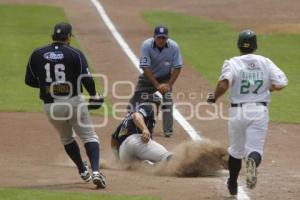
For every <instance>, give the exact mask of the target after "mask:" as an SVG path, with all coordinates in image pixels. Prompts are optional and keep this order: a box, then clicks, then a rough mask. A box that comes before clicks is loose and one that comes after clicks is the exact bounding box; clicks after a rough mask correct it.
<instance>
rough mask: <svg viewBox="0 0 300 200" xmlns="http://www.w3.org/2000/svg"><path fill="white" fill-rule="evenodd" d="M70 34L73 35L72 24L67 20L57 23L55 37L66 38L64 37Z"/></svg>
mask: <svg viewBox="0 0 300 200" xmlns="http://www.w3.org/2000/svg"><path fill="white" fill-rule="evenodd" d="M68 34H71V35H73V34H72V26H71V24H69V23H66V22H60V23H57V24H55V26H54V32H53V37H55V38H64V37H67V36H68Z"/></svg>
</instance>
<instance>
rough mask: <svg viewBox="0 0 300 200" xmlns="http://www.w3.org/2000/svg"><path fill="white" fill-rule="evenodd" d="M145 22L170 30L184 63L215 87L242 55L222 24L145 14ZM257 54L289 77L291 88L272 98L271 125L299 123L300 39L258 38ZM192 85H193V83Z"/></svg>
mask: <svg viewBox="0 0 300 200" xmlns="http://www.w3.org/2000/svg"><path fill="white" fill-rule="evenodd" d="M143 16H144V18H145V20H146V21H147V22H148V23H150V24H151V26H152V27H154V26H155V25H157V24H164V25H167V26H168V27H169V30H170V37H171V38H173V39H175V40H176V41H177V42H178V43H179V45H180V48H181V51H182V54H183V57H184V62H185V63H187V64H189V65H192V66H193V67H194V68H195V69H196V70H197V71H198V72H199V73H200V74H201V75H203V76H204V77H205V78H206V79H207V80H208V82H209V83H210V84H211V85H212V86H213V87H214V86H215V85H216V83H217V80H218V77H219V75H220V72H221V67H222V64H223V62H224V60H225V59H229V58H230V57H233V56H237V55H238V54H239V52H238V49H237V48H236V41H237V36H238V32H236V31H234V29H233V28H232V27H231V26H230V25H228V24H226V23H222V22H216V21H211V20H207V19H202V18H199V17H192V16H186V15H182V14H177V13H169V12H159V11H155V12H146V13H144V14H143ZM258 45H259V47H258V51H257V52H256V53H257V54H261V55H264V56H266V57H269V58H270V59H271V60H273V61H274V62H275V63H276V64H277V65H278V66H279V67H280V68H281V69H282V70H283V71H284V72H285V73H286V74H287V76H288V79H289V86H288V87H287V88H286V89H284V90H283V91H281V92H279V93H274V94H273V95H272V103H271V105H270V116H271V120H272V121H276V122H291V123H300V113H299V110H300V104H299V102H300V79H299V78H298V75H299V74H300V67H299V66H300V59H299V52H300V35H299V34H284V33H282V34H270V35H260V34H259V35H258ZM191 84H192V83H191Z"/></svg>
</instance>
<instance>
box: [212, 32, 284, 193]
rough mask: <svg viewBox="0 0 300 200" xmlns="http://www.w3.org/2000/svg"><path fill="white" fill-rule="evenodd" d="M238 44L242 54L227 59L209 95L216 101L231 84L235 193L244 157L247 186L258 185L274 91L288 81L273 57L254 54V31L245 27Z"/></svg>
mask: <svg viewBox="0 0 300 200" xmlns="http://www.w3.org/2000/svg"><path fill="white" fill-rule="evenodd" d="M237 46H238V48H239V50H240V56H236V57H233V58H231V59H229V60H226V61H225V62H224V64H223V69H222V74H221V76H220V78H219V82H218V84H217V87H216V89H215V92H214V94H209V95H208V99H207V101H208V102H209V103H214V102H215V101H217V99H218V98H219V97H220V96H222V95H223V94H224V93H225V92H226V91H227V90H228V89H229V88H230V94H229V101H230V103H231V107H230V109H229V117H230V118H229V124H228V125H229V126H228V132H229V145H230V146H229V148H228V152H229V154H230V156H229V160H228V169H229V179H228V181H227V188H228V190H229V192H230V194H231V195H236V194H237V193H238V184H237V179H238V176H239V172H240V169H241V166H242V158H244V157H245V158H246V184H247V187H248V188H250V189H252V188H254V187H255V185H256V182H257V167H258V166H259V164H260V162H261V159H262V156H263V147H264V143H265V138H266V134H267V129H268V122H269V113H268V104H269V102H270V100H271V93H270V92H272V91H279V90H281V89H283V88H284V87H285V86H287V84H288V80H287V77H286V75H285V74H284V72H283V71H282V70H280V69H279V68H278V67H277V66H276V65H275V64H274V63H273V62H272V61H271V60H270V59H268V58H266V57H263V56H260V55H256V54H254V52H255V50H256V49H257V41H256V34H255V33H254V32H253V31H251V30H244V31H242V32H241V33H240V34H239V38H238V42H237Z"/></svg>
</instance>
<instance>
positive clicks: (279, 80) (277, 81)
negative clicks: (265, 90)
mask: <svg viewBox="0 0 300 200" xmlns="http://www.w3.org/2000/svg"><path fill="white" fill-rule="evenodd" d="M267 62H269V65H270V70H271V71H270V72H271V73H270V76H271V83H272V85H271V88H270V91H271V92H273V91H279V90H282V89H283V88H285V87H286V86H287V85H288V79H287V77H286V75H285V73H284V72H283V71H282V70H281V69H279V67H277V66H276V65H275V64H274V63H273V62H272V61H271V60H270V59H267Z"/></svg>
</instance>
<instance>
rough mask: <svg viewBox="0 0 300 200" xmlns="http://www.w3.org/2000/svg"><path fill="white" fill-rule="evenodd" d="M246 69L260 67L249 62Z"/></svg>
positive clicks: (258, 68) (257, 68)
mask: <svg viewBox="0 0 300 200" xmlns="http://www.w3.org/2000/svg"><path fill="white" fill-rule="evenodd" d="M247 69H248V70H260V67H259V66H257V65H255V64H254V63H249V64H248V67H247Z"/></svg>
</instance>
